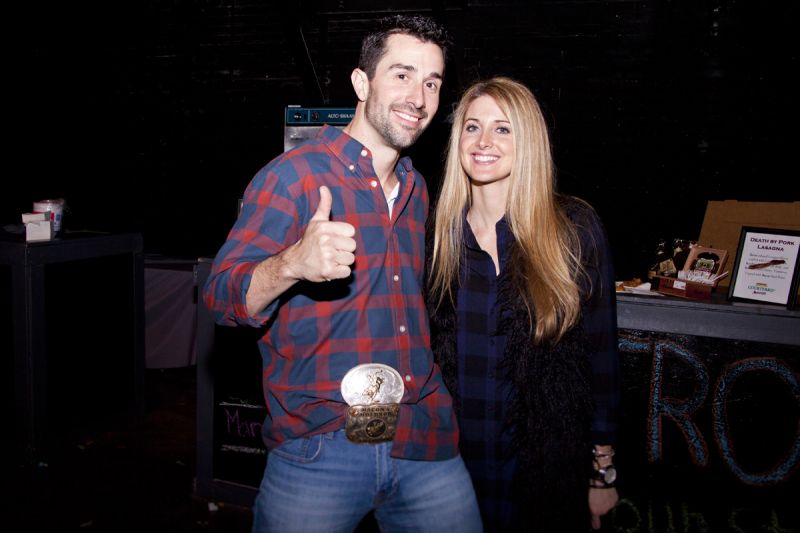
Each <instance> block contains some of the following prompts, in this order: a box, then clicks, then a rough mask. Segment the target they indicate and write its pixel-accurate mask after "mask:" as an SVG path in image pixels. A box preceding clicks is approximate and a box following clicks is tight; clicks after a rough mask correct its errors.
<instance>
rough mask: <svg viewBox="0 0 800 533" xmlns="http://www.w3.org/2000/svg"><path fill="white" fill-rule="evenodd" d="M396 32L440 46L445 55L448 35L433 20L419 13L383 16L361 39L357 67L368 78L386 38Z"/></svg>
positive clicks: (373, 72)
mask: <svg viewBox="0 0 800 533" xmlns="http://www.w3.org/2000/svg"><path fill="white" fill-rule="evenodd" d="M396 34H403V35H410V36H412V37H416V38H417V39H419V40H420V41H422V42H424V43H433V44H435V45H436V46H438V47H439V48H441V49H442V55H443V56H444V57H447V47H448V45H449V44H450V37H449V36H448V35H447V32H446V31H445V30H444V28H443V27H442V26H441V25H439V23H438V22H436V21H435V20H433V19H431V18H428V17H424V16H421V15H393V16H390V17H384V18H382V19H380V20H379V21H378V24H377V28H376V29H375V30H373V31H372V32H370V33H369V34H367V35H366V36H365V37H364V39H363V40H362V41H361V55H360V56H359V58H358V68H360V69H361V70H363V71H364V72H366V73H367V77H368V78H369V79H372V78H374V77H375V69H376V68H377V67H378V63H379V62H380V60H381V58H382V57H383V55H384V54H385V53H386V39H388V38H389V36H390V35H396Z"/></svg>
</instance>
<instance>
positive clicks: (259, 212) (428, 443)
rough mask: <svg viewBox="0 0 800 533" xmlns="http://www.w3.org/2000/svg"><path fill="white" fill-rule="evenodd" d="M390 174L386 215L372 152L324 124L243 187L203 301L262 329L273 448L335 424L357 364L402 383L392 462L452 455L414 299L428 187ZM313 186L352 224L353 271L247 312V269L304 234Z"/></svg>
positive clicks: (443, 399) (454, 440)
mask: <svg viewBox="0 0 800 533" xmlns="http://www.w3.org/2000/svg"><path fill="white" fill-rule="evenodd" d="M395 174H396V176H397V178H398V180H399V181H400V193H399V197H398V198H397V201H396V202H395V204H394V209H393V211H392V215H391V217H390V215H389V209H388V206H387V202H386V197H385V196H384V193H383V188H382V187H381V186H380V183H379V180H378V177H377V176H376V174H375V170H374V169H373V166H372V155H371V153H370V152H369V150H367V149H366V148H365V147H364V146H363V145H362V144H361V143H359V142H358V141H356V140H354V139H353V138H351V137H350V136H348V135H346V134H345V133H343V132H341V131H340V130H338V129H336V128H332V127H325V128H323V129H322V131H321V132H320V133H319V135H318V136H317V138H316V139H313V140H311V141H308V142H306V143H304V144H302V145H300V146H298V147H296V148H295V149H293V150H291V151H289V152H286V153H284V154H283V155H281V156H279V157H277V158H276V159H274V160H273V161H272V162H270V163H269V164H268V165H267V166H265V167H264V168H263V169H261V170H260V171H259V172H258V174H256V176H255V177H254V178H253V180H252V181H251V182H250V185H249V186H248V187H247V190H246V191H245V195H244V204H243V208H242V212H241V215H240V216H239V219H238V220H237V221H236V224H235V225H234V227H233V229H232V230H231V232H230V234H229V235H228V239H227V241H226V242H225V244H224V245H223V246H222V248H221V249H220V251H219V253H218V254H217V257H216V258H215V260H214V264H213V267H212V271H211V276H210V278H209V280H208V283H207V285H206V287H205V294H204V296H205V301H206V303H207V305H208V307H209V309H210V310H211V312H212V313H213V315H214V317H215V320H216V321H217V323H219V324H222V325H231V326H233V325H249V326H255V327H263V328H264V329H263V333H264V334H263V336H262V337H261V338H260V340H259V350H260V352H261V355H262V359H263V389H264V397H265V401H266V406H267V412H268V414H267V419H266V421H265V423H264V428H263V434H264V441H265V443H266V445H267V447H268V448H270V449H271V448H273V447H275V446H277V445H278V444H280V443H281V442H283V441H285V440H287V439H292V438H297V437H306V436H310V435H314V434H318V433H324V432H328V431H335V430H338V429H341V428H343V427H344V413H345V408H346V407H347V404H346V403H345V401H344V400H343V399H342V395H341V392H340V384H341V380H342V377H343V376H344V375H345V373H346V372H347V371H348V370H350V369H351V368H353V367H354V366H356V365H359V364H362V363H383V364H386V365H389V366H391V367H392V368H394V369H396V370H397V371H398V372H399V373H400V375H401V376H402V377H403V381H404V384H405V393H404V394H403V398H402V400H401V408H400V415H399V419H398V423H397V432H396V436H395V439H394V443H393V448H392V456H394V457H399V458H404V459H417V460H440V459H447V458H451V457H454V456H455V455H457V453H458V429H457V425H456V422H455V417H454V414H453V411H452V400H451V398H450V395H449V393H448V392H447V389H446V387H445V386H444V383H443V381H442V378H441V374H440V372H439V368H438V367H437V366H435V365H434V363H433V355H432V354H431V350H430V330H429V325H428V315H427V311H426V309H425V305H424V302H423V297H422V282H423V279H422V278H423V265H424V260H425V257H424V256H425V246H424V240H425V219H426V217H427V214H428V201H429V200H428V192H427V186H426V184H425V181H424V179H423V178H422V176H421V175H420V174H419V173H418V172H417V171H416V170H414V168H413V166H412V165H411V160H410V159H409V158H403V159H401V160H400V161H399V162H398V164H397V166H396V167H395ZM321 185H326V186H327V187H328V188H329V189H330V190H331V193H332V196H333V207H332V210H331V220H335V221H341V222H348V223H350V224H352V225H353V226H354V227H355V228H356V235H355V239H356V252H355V256H356V258H355V264H354V267H353V273H352V275H351V276H350V277H349V278H347V279H343V280H335V281H332V282H328V283H311V282H298V283H297V284H296V285H295V286H293V287H292V288H291V289H290V290H289V291H287V292H286V293H284V294H283V296H281V297H280V298H279V299H277V300H275V301H274V302H272V303H271V304H270V305H269V306H267V307H266V308H265V309H264V310H263V311H262V312H261V313H260V314H259V315H258V316H256V317H249V316H248V314H247V311H246V309H245V294H246V293H247V289H248V287H249V285H250V279H251V276H252V273H253V270H254V269H255V267H256V265H258V264H259V263H260V262H261V261H263V260H264V259H266V258H268V257H270V256H273V255H275V254H277V253H278V252H280V251H282V250H284V249H285V248H287V247H288V246H290V245H291V244H294V243H295V242H296V241H297V240H298V239H299V238H300V237H301V236H302V235H303V232H304V231H305V228H306V226H307V224H308V222H309V220H310V219H311V217H312V216H313V214H314V212H315V211H316V209H317V205H318V204H319V187H320V186H321Z"/></svg>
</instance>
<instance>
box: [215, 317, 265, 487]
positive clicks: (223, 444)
mask: <svg viewBox="0 0 800 533" xmlns="http://www.w3.org/2000/svg"><path fill="white" fill-rule="evenodd" d="M261 334H262V332H261V331H260V330H258V329H253V328H229V327H222V326H216V331H215V335H214V352H213V356H212V359H211V364H212V371H213V373H214V437H213V450H214V452H213V453H214V463H213V464H214V467H213V476H214V478H215V479H222V480H226V481H228V482H231V483H236V484H240V485H246V486H250V487H254V488H258V486H259V484H260V483H261V477H262V475H263V474H264V467H265V466H266V447H265V446H264V442H263V440H262V438H261V427H262V425H263V423H264V417H265V416H266V413H267V410H266V407H265V406H264V399H263V398H264V397H263V392H262V388H261V355H260V354H259V351H258V348H257V344H256V343H257V339H258V337H259V336H260V335H261Z"/></svg>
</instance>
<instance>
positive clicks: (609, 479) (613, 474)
mask: <svg viewBox="0 0 800 533" xmlns="http://www.w3.org/2000/svg"><path fill="white" fill-rule="evenodd" d="M600 473H601V474H602V475H603V481H605V482H606V483H607V484H609V485H610V484H611V483H614V481H616V480H617V469H616V468H614V465H608V466H607V467H605V468H601V469H600Z"/></svg>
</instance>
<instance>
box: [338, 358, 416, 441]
mask: <svg viewBox="0 0 800 533" xmlns="http://www.w3.org/2000/svg"><path fill="white" fill-rule="evenodd" d="M341 389H342V397H343V398H344V401H346V402H347V405H349V407H348V408H347V412H346V415H345V434H346V435H347V438H348V439H349V440H350V441H351V442H357V443H375V442H386V441H390V440H392V439H393V438H394V434H395V431H396V430H397V417H398V415H399V413H400V400H401V399H402V398H403V392H405V386H404V385H403V378H401V377H400V373H399V372H397V370H395V369H394V368H392V367H390V366H387V365H382V364H380V363H367V364H363V365H358V366H355V367H353V368H351V369H350V370H348V371H347V374H345V376H344V378H342V386H341Z"/></svg>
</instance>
